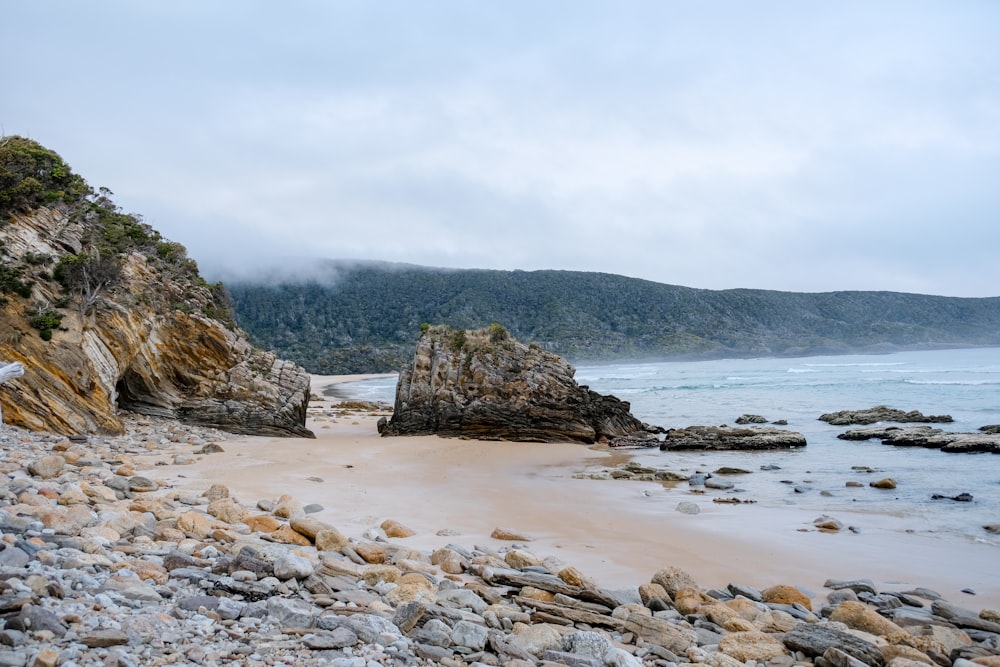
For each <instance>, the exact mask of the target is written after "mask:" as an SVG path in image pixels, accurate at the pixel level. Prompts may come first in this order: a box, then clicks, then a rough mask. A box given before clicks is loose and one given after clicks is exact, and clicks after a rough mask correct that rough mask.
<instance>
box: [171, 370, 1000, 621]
mask: <svg viewBox="0 0 1000 667" xmlns="http://www.w3.org/2000/svg"><path fill="white" fill-rule="evenodd" d="M362 377H363V376H346V377H331V376H326V377H316V378H314V385H313V391H314V393H315V394H317V395H319V396H323V392H324V391H325V390H328V389H329V388H330V385H334V384H337V383H340V382H344V381H348V380H356V379H362ZM335 393H342V394H346V395H349V391H343V392H335ZM329 396H330V394H327V398H329ZM333 400H334V402H336V401H337V400H339V399H333ZM315 405H324V404H322V403H321V404H315ZM326 405H328V404H326ZM376 420H377V416H372V415H370V414H367V413H358V414H355V415H351V416H346V417H337V418H336V419H333V418H329V417H323V416H317V417H315V418H313V419H311V420H310V423H309V427H310V428H312V429H313V431H314V432H315V433H316V436H317V437H316V439H315V440H305V439H283V438H262V437H244V438H239V439H236V440H229V441H227V442H226V443H224V448H225V452H224V453H221V454H213V455H211V456H206V457H203V458H202V459H201V460H200V461H199V462H197V463H196V464H194V465H191V466H184V467H183V468H179V467H171V468H170V469H163V468H161V469H160V470H162V471H163V473H164V476H165V477H168V478H170V479H171V480H172V482H173V483H174V484H175V485H177V486H178V487H188V488H196V489H203V488H207V486H208V485H209V484H210V483H213V482H219V483H223V484H226V485H227V486H229V488H230V489H231V491H232V492H233V494H234V495H235V496H236V497H237V498H238V499H239V500H240V501H241V502H243V503H245V504H248V505H253V504H255V503H256V501H257V500H259V499H262V498H268V499H276V498H277V497H278V496H279V495H281V494H284V493H288V494H291V495H293V496H295V497H296V498H297V499H298V500H299V501H301V502H302V503H303V504H308V503H317V504H320V505H322V506H323V507H324V508H325V509H324V510H322V511H321V512H319V513H317V514H316V515H315V516H317V517H318V518H320V519H322V520H324V521H327V522H329V523H331V524H333V525H335V526H336V527H337V528H338V529H340V530H341V531H342V532H343V533H345V534H346V535H348V536H349V537H360V536H361V534H362V533H363V532H364V530H365V529H367V528H370V527H372V526H377V525H378V524H379V523H381V521H382V520H384V519H387V518H391V519H396V520H398V521H400V522H402V523H403V524H405V525H407V526H409V527H410V528H412V529H413V530H415V531H416V532H417V535H416V536H414V537H411V538H406V539H404V540H394V541H398V542H400V543H405V544H407V545H410V546H413V547H415V548H419V549H433V548H436V547H439V546H444V545H446V544H449V543H455V544H460V545H463V546H468V547H472V546H475V545H488V546H490V547H491V548H494V549H495V548H498V547H500V546H502V545H504V544H505V543H502V542H499V541H497V540H493V539H492V538H490V537H489V535H490V533H491V531H492V530H493V529H494V528H496V527H502V528H508V529H511V530H515V531H518V532H521V533H524V534H526V535H528V536H530V537H532V538H533V541H532V542H531V543H529V544H528V545H527V546H528V548H529V549H530V550H531V551H532V552H534V553H535V554H537V555H539V556H542V557H545V556H554V557H556V558H558V559H559V560H561V561H563V562H565V563H566V564H569V565H574V566H576V567H578V568H579V569H580V570H581V571H582V572H584V573H585V574H587V575H588V576H590V577H592V578H593V579H594V580H596V581H597V582H599V583H600V584H601V585H603V586H606V587H609V588H617V587H625V586H635V585H638V584H640V583H644V582H647V581H649V578H650V576H651V575H652V574H653V573H654V572H655V571H657V570H659V569H660V568H663V567H666V566H668V565H675V566H678V567H682V568H684V569H686V570H688V571H689V572H690V573H691V574H692V575H694V577H695V579H696V580H697V581H698V582H699V584H700V585H701V586H703V587H709V588H711V587H724V586H725V585H726V584H728V583H730V582H736V583H743V584H749V585H752V586H756V587H758V588H764V587H767V586H769V585H772V584H777V583H788V584H796V585H800V586H803V587H805V588H807V589H809V590H810V591H811V592H812V593H813V594H814V595H815V596H817V597H822V596H824V595H825V593H826V591H825V590H824V589H823V588H822V584H823V582H824V581H825V580H826V579H827V578H835V579H855V578H869V579H872V580H874V581H875V582H876V584H877V585H878V586H879V587H881V588H886V589H892V590H906V589H908V588H913V587H916V586H924V587H928V588H932V589H935V590H937V591H938V592H939V593H941V594H942V595H943V596H944V597H945V598H947V599H949V600H951V601H952V602H955V603H958V604H962V605H964V606H967V607H969V608H974V609H980V608H983V607H993V608H997V607H1000V568H998V567H997V566H996V563H997V562H1000V559H998V556H1000V549H998V548H997V547H996V546H993V545H989V544H980V543H973V542H956V541H949V540H946V539H943V538H939V537H934V536H928V535H917V534H907V533H905V532H901V531H900V527H899V526H900V524H899V522H900V521H902V520H903V519H901V518H898V517H887V516H881V515H861V514H849V513H838V514H837V518H839V519H840V520H841V521H843V522H844V523H845V524H849V525H856V526H859V527H860V528H861V532H860V533H859V534H855V533H852V532H849V531H847V530H844V531H841V532H840V533H835V534H827V533H821V532H818V531H816V530H815V529H813V528H812V520H813V519H815V518H816V516H815V512H812V511H804V510H800V509H796V508H795V507H788V508H764V507H761V506H759V505H738V506H734V505H719V504H716V503H713V502H712V496H711V495H705V496H696V495H692V494H690V493H688V492H687V491H686V490H681V489H680V488H678V489H677V490H667V489H665V488H664V487H663V486H662V485H660V484H658V483H651V482H649V483H647V482H634V481H612V480H609V481H599V480H582V479H573V478H572V474H573V473H574V472H579V471H582V470H584V469H586V468H588V467H604V466H609V465H614V464H615V463H617V462H620V461H622V460H624V458H625V457H626V456H627V455H624V454H622V453H621V452H610V451H607V450H602V449H600V448H595V447H587V446H583V445H576V444H536V443H511V442H479V441H465V440H456V439H444V438H438V437H434V436H429V437H405V438H400V437H396V438H382V437H380V436H379V435H378V433H377V431H376V426H375V422H376ZM680 500H690V501H693V502H696V503H697V504H698V505H699V506H700V508H701V513H700V514H697V515H687V514H682V513H680V512H677V511H676V509H675V508H676V505H677V503H678V502H679V501H680ZM442 529H448V530H450V531H454V533H456V534H454V535H450V536H438V535H436V533H437V531H440V530H442ZM507 544H509V543H507ZM964 588H969V589H973V590H975V591H976V593H977V595H975V596H972V595H968V594H965V593H962V592H961V590H962V589H964Z"/></svg>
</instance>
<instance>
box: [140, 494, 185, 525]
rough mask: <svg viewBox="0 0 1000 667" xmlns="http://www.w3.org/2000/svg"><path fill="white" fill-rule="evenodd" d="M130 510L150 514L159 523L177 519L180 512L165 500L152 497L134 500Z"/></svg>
mask: <svg viewBox="0 0 1000 667" xmlns="http://www.w3.org/2000/svg"><path fill="white" fill-rule="evenodd" d="M128 507H129V509H130V510H131V511H133V512H140V513H142V512H149V513H150V514H152V515H153V516H154V517H156V520H157V521H165V520H167V519H176V518H177V517H178V516H179V512H178V511H177V510H176V509H175V508H174V507H173V505H170V504H169V503H168V502H167V501H166V500H164V499H163V498H153V497H150V496H139V497H138V498H135V499H134V500H132V502H131V503H130V504H129V506H128Z"/></svg>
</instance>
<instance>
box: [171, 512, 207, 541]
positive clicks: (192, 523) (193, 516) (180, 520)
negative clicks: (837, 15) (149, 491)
mask: <svg viewBox="0 0 1000 667" xmlns="http://www.w3.org/2000/svg"><path fill="white" fill-rule="evenodd" d="M216 525H217V524H216V523H215V522H214V521H212V520H211V519H209V518H208V517H207V516H205V515H204V514H201V513H199V512H195V511H190V512H184V513H183V514H181V515H179V516H178V517H177V522H176V524H175V527H176V528H177V530H180V531H183V532H184V533H185V534H187V535H191V536H192V537H195V538H197V539H204V538H206V537H208V535H209V533H211V532H212V531H213V530H215V528H216Z"/></svg>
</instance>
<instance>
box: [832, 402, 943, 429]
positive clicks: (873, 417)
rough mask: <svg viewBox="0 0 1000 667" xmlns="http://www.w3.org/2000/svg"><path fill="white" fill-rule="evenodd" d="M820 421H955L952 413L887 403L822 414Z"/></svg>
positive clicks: (853, 422)
mask: <svg viewBox="0 0 1000 667" xmlns="http://www.w3.org/2000/svg"><path fill="white" fill-rule="evenodd" d="M819 419H820V421H824V422H826V423H828V424H831V425H833V426H850V425H851V424H874V423H876V422H899V423H918V422H919V423H924V424H929V423H948V422H953V421H955V420H954V419H952V418H951V416H950V415H931V416H927V415H925V414H923V413H922V412H920V411H919V410H911V411H909V412H904V411H902V410H897V409H896V408H890V407H888V406H886V405H876V406H875V407H873V408H868V409H867V410H841V411H840V412H828V413H827V414H825V415H820V417H819Z"/></svg>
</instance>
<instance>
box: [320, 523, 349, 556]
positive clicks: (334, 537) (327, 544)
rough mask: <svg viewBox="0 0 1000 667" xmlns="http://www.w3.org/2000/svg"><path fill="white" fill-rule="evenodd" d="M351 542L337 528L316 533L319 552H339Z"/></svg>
mask: <svg viewBox="0 0 1000 667" xmlns="http://www.w3.org/2000/svg"><path fill="white" fill-rule="evenodd" d="M350 543H351V541H350V540H348V539H347V538H346V537H344V535H343V534H342V533H341V532H340V531H339V530H337V529H336V528H329V529H326V530H321V531H319V532H318V533H316V548H317V549H318V550H319V551H339V550H340V549H343V548H344V547H346V546H347V545H348V544H350Z"/></svg>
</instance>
